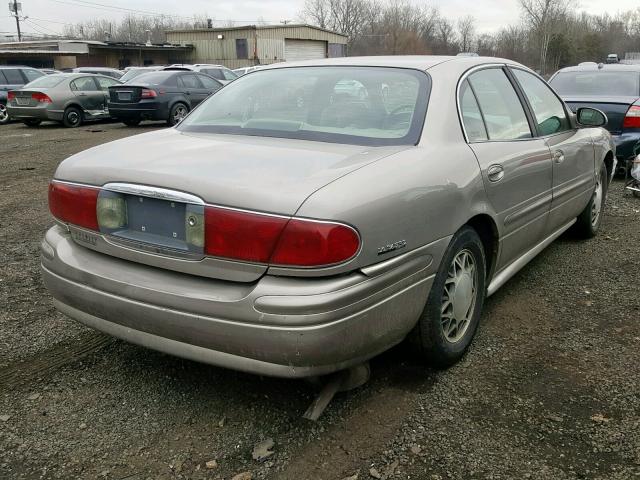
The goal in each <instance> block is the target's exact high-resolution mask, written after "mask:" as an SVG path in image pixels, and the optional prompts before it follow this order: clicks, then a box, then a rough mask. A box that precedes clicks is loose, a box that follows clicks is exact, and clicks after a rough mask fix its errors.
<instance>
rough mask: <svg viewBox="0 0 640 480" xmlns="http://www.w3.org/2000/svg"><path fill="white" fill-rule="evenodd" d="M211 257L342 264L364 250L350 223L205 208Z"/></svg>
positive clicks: (307, 264)
mask: <svg viewBox="0 0 640 480" xmlns="http://www.w3.org/2000/svg"><path fill="white" fill-rule="evenodd" d="M204 212H205V213H204V214H205V220H204V224H205V246H204V251H205V254H207V255H212V256H215V257H223V258H230V259H234V260H241V261H247V262H258V263H270V264H273V265H282V266H291V267H321V266H326V265H334V264H337V263H342V262H344V261H346V260H349V259H350V258H351V257H353V256H354V255H355V254H356V253H357V252H358V249H359V248H360V237H359V236H358V233H357V232H356V231H355V230H354V229H353V228H351V227H348V226H346V225H342V224H340V223H333V222H321V221H314V220H305V219H301V218H292V219H289V218H288V217H278V216H272V215H265V214H261V213H253V212H245V211H239V210H231V209H225V208H219V207H212V206H207V207H205V211H204Z"/></svg>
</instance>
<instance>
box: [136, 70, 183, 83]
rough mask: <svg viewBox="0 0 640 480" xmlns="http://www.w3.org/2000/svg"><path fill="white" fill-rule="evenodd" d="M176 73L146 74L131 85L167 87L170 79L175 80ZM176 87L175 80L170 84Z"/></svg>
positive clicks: (138, 77) (139, 76)
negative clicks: (142, 84)
mask: <svg viewBox="0 0 640 480" xmlns="http://www.w3.org/2000/svg"><path fill="white" fill-rule="evenodd" d="M175 75H176V72H146V73H142V74H140V75H138V76H137V77H135V82H131V83H144V84H145V85H167V84H168V83H167V80H168V79H170V78H171V79H173V77H175ZM170 83H171V84H172V85H175V83H176V82H175V80H173V81H172V82H170Z"/></svg>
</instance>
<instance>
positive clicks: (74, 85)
mask: <svg viewBox="0 0 640 480" xmlns="http://www.w3.org/2000/svg"><path fill="white" fill-rule="evenodd" d="M71 90H76V91H78V92H93V91H95V90H97V87H96V84H95V82H94V81H93V77H82V78H76V79H75V80H74V81H73V82H71Z"/></svg>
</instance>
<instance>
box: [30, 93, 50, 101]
mask: <svg viewBox="0 0 640 480" xmlns="http://www.w3.org/2000/svg"><path fill="white" fill-rule="evenodd" d="M31 98H32V99H33V100H35V101H36V102H39V103H51V99H50V98H49V96H48V95H46V94H44V93H41V92H34V93H32V94H31Z"/></svg>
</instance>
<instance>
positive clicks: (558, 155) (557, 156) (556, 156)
mask: <svg viewBox="0 0 640 480" xmlns="http://www.w3.org/2000/svg"><path fill="white" fill-rule="evenodd" d="M553 161H554V162H556V163H562V162H564V153H562V150H556V151H555V152H553Z"/></svg>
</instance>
